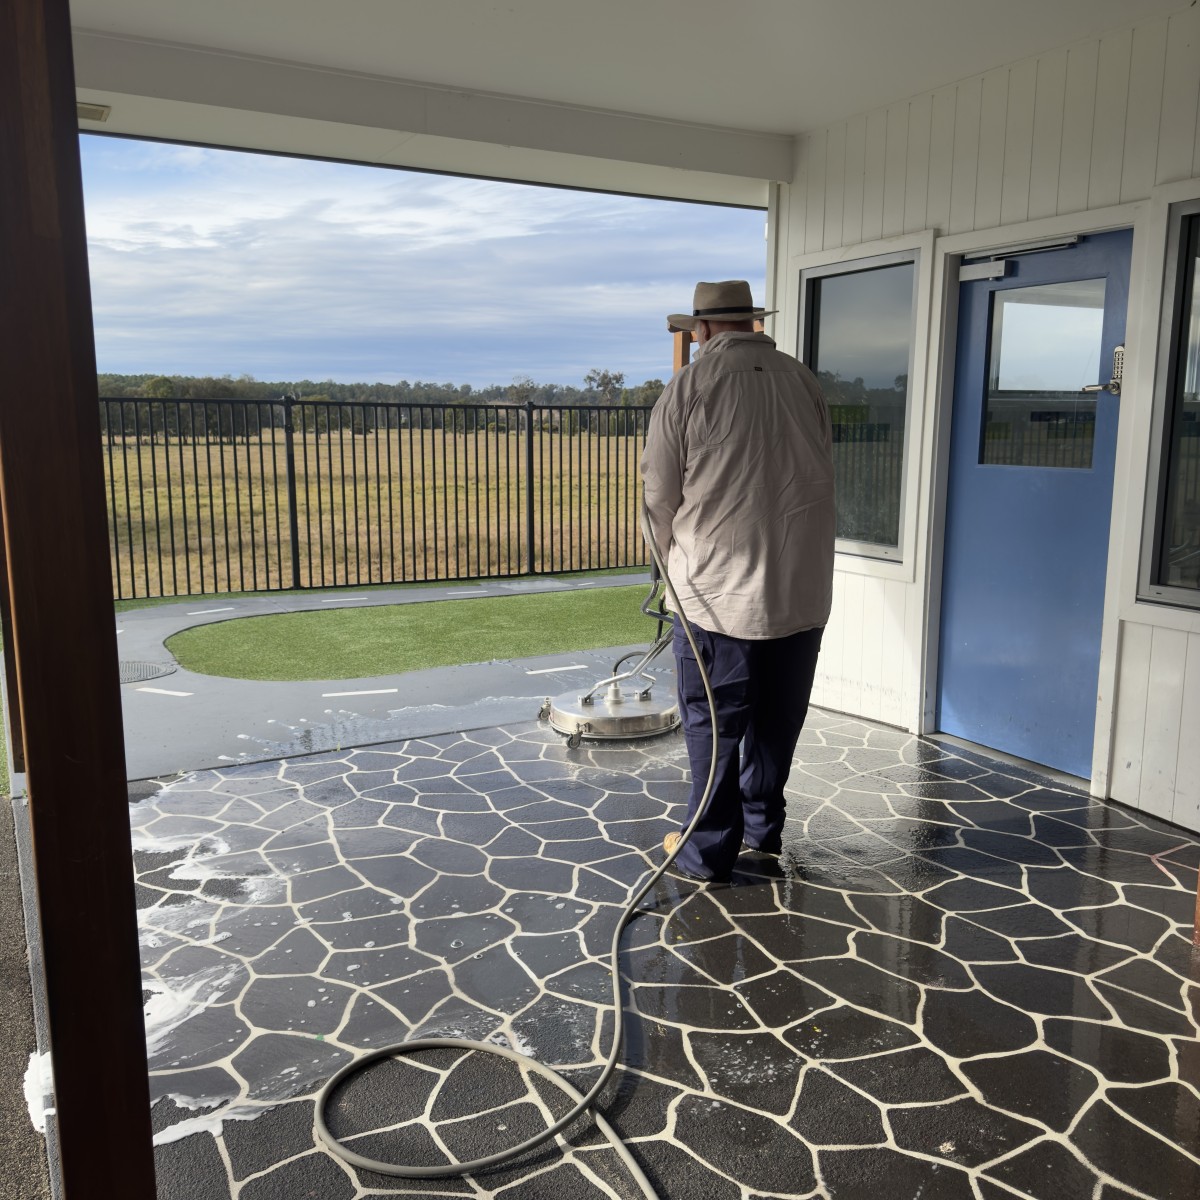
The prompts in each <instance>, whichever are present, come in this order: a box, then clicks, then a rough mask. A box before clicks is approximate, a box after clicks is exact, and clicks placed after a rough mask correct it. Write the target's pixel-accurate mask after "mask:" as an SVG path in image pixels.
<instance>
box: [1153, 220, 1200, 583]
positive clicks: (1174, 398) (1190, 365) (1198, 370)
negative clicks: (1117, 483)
mask: <svg viewBox="0 0 1200 1200" xmlns="http://www.w3.org/2000/svg"><path fill="white" fill-rule="evenodd" d="M1171 318H1172V336H1171V353H1170V360H1169V366H1168V374H1167V394H1166V401H1167V403H1166V411H1165V422H1164V427H1163V435H1164V445H1163V469H1164V472H1165V481H1164V482H1165V486H1164V488H1163V492H1162V496H1163V503H1162V508H1161V518H1160V520H1159V530H1158V547H1157V551H1158V553H1157V555H1156V558H1157V564H1156V567H1157V569H1156V572H1155V575H1156V578H1155V580H1154V582H1155V583H1157V584H1158V585H1159V586H1161V587H1167V588H1183V589H1186V590H1187V591H1190V592H1191V593H1192V594H1193V595H1194V596H1195V598H1196V600H1197V601H1200V213H1197V214H1195V215H1192V216H1188V217H1185V218H1184V219H1183V221H1182V224H1181V228H1180V237H1179V260H1178V272H1177V288H1176V292H1175V304H1174V306H1173V312H1172V314H1171Z"/></svg>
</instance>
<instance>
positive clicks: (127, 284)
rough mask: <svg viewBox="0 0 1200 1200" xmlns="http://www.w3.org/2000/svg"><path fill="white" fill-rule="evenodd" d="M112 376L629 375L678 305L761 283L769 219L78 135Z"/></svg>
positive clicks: (640, 376)
mask: <svg viewBox="0 0 1200 1200" xmlns="http://www.w3.org/2000/svg"><path fill="white" fill-rule="evenodd" d="M80 145H81V153H82V160H83V179H84V199H85V207H86V214H87V227H88V247H89V258H90V266H91V279H92V306H93V311H94V315H95V327H96V355H97V365H98V369H99V370H100V371H101V372H102V373H109V372H111V373H115V374H140V373H147V372H148V373H153V374H163V375H214V376H222V375H231V376H234V377H237V376H240V375H252V376H253V377H254V378H256V379H264V380H271V381H293V380H302V379H311V380H315V381H320V380H326V379H331V380H336V381H339V382H347V383H351V382H384V383H393V382H396V381H397V380H400V379H407V380H409V381H416V380H423V381H425V382H431V383H455V384H463V383H469V384H471V385H472V386H474V387H479V386H486V385H489V384H501V385H507V384H509V383H511V382H512V380H513V379H514V378H516V377H520V376H529V377H531V378H533V379H534V380H535V381H536V382H537V383H557V384H569V385H575V386H580V385H582V383H583V377H584V375H585V374H586V373H587V372H588V371H589V370H592V369H601V370H610V371H621V372H623V373H624V374H625V382H626V384H627V385H635V384H639V383H642V382H643V381H644V380H646V379H652V378H659V379H662V378H666V377H667V376H668V374H669V373H670V370H671V339H670V335H669V334H668V333H667V328H666V315H667V313H669V312H680V311H689V310H690V309H691V303H692V290H693V288H694V286H695V284H696V281H697V280H700V279H706V280H720V279H732V278H743V279H749V280H750V283H751V287H752V289H753V292H754V299H755V302H756V303H761V301H762V296H763V288H764V275H765V264H766V240H765V224H766V214H765V213H764V212H761V211H755V210H746V209H734V208H721V207H716V206H712V205H697V204H685V203H680V202H671V201H662V200H647V199H638V198H634V197H627V196H612V195H603V194H597V193H589V192H575V191H565V190H561V189H553V188H543V187H534V186H530V185H521V184H511V183H496V182H491V181H487V180H477V179H459V178H454V177H451V176H443V175H430V174H422V173H418V172H410V171H398V170H391V169H385V168H378V167H366V166H357V165H347V164H340V163H328V162H314V161H309V160H302V159H290V158H281V157H275V156H267V155H259V154H247V153H241V152H235V151H229V150H211V149H206V148H202V147H192V146H174V145H164V144H158V143H153V142H141V141H132V140H126V139H119V138H110V137H99V136H95V135H84V136H83V137H81V139H80Z"/></svg>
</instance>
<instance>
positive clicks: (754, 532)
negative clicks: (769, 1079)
mask: <svg viewBox="0 0 1200 1200" xmlns="http://www.w3.org/2000/svg"><path fill="white" fill-rule="evenodd" d="M768 315H769V314H768V313H767V312H766V311H764V310H763V309H757V308H755V307H754V304H753V301H752V299H751V294H750V285H749V284H748V283H746V282H745V281H744V280H740V279H735V280H729V281H727V282H725V283H700V284H697V286H696V292H695V297H694V302H693V310H692V313H691V314H690V315H687V314H678V313H676V314H672V315H671V316H670V317H668V318H667V321H668V325H669V326H670V327H672V328H676V329H687V330H691V331H692V332H693V336H694V339H695V341H696V342H697V343H698V344H699V350H698V351H697V353H696V357H695V360H694V361H693V362H692V363H691V364H690V365H689V366H686V367H684V368H683V370H682V371H680V372H679V373H678V374H677V375H676V376H675V378H674V379H672V380H671V382H670V383H669V384H668V385H667V387H666V389H665V390H664V392H663V394H662V397H661V398H660V399H659V401H658V404H657V405H656V406H655V409H654V413H653V416H652V418H651V422H650V430H649V433H648V435H647V439H646V449H645V452H644V454H643V455H642V461H641V469H642V478H643V480H644V481H645V495H646V508H647V511H648V515H649V521H650V528H651V532H652V533H653V536H654V540H655V543H656V544H657V546H658V549H659V553H660V554H661V555H662V557H663V558H664V560H665V562H666V564H667V572H668V574H669V575H670V578H671V582H672V584H673V585H674V588H675V592H676V594H677V596H678V599H679V604H680V606H681V607H682V609H683V611H684V613H685V614H686V616H687V618H688V620H689V621H690V622H691V624H692V627H693V632H694V636H695V638H696V642H697V645H698V647H699V649H700V653H701V656H702V658H703V661H704V666H705V668H706V669H707V671H708V674H709V679H710V681H711V684H712V688H713V692H714V695H715V699H716V707H717V725H718V730H717V742H718V754H717V774H716V783H715V787H714V790H713V796H712V800H711V803H710V804H709V808H708V811H707V813H706V814H705V816H704V818H703V819H702V820H701V822H700V824H699V825H698V826H697V827H696V831H695V833H694V834H693V835H692V838H691V840H690V841H689V842H688V843H687V845H686V846H684V848H683V850H682V851H681V853H680V855H679V857H678V858H677V859H676V860H675V865H676V867H677V868H678V869H679V870H681V871H682V873H683V874H685V875H689V876H691V877H693V878H697V879H703V880H709V881H723V880H726V879H728V878H729V875H730V872H731V871H732V870H733V866H734V862H735V860H736V859H737V856H738V853H739V851H740V849H741V847H742V845H743V843H744V844H745V846H746V847H747V848H748V849H750V850H755V851H760V852H763V853H767V854H772V853H776V854H777V853H778V852H779V850H780V849H781V845H782V838H781V835H782V832H783V821H784V806H785V801H784V795H783V787H784V784H785V783H786V781H787V777H788V772H789V771H790V770H791V765H792V753H793V752H794V750H795V748H796V741H797V739H798V738H799V736H800V729H801V727H802V726H803V724H804V718H805V716H806V714H807V712H808V698H809V694H810V692H811V691H812V682H813V675H814V673H815V671H816V665H817V654H818V653H819V651H820V648H821V634H822V633H823V631H824V627H825V623H826V621H827V620H828V619H829V610H830V605H831V603H832V595H833V542H834V492H833V458H832V434H831V431H830V424H829V410H828V408H827V406H826V404H825V399H824V397H823V396H822V395H821V390H820V387H819V386H818V384H817V380H816V378H815V377H814V375H813V373H812V372H811V371H810V370H809V369H808V368H807V367H806V366H804V365H803V364H802V363H800V362H797V361H796V359H794V358H792V357H791V356H790V355H787V354H783V353H782V352H780V351H779V350H777V349H776V348H775V343H774V342H773V341H772V340H771V339H770V338H769V337H767V336H766V334H763V333H756V332H755V331H754V322H755V321H756V320H757V319H759V318H761V317H765V316H768ZM674 650H675V663H676V669H677V674H678V682H679V705H680V712H681V714H682V717H683V729H684V736H685V739H686V742H687V749H688V758H689V760H690V763H691V768H692V790H691V796H690V798H689V802H688V817H687V820H688V822H690V821H691V819H692V817H693V816H694V815H695V812H696V809H697V807H698V806H699V803H700V800H701V797H702V796H703V792H704V785H705V783H706V781H707V779H708V773H709V764H710V761H711V755H712V732H713V731H712V724H711V720H710V715H709V708H708V701H707V698H706V696H705V693H704V686H703V684H702V682H701V679H700V673H699V670H698V668H697V664H696V661H695V658H694V656H693V654H692V651H691V647H690V646H689V644H688V641H687V638H686V637H685V635H684V632H683V629H682V627H681V626H680V625H679V623H678V622H677V623H676V628H675V640H674ZM739 748H740V758H739ZM685 825H686V822H685ZM679 838H680V834H679V833H669V834H667V836H666V838H665V839H664V842H663V848H664V849H665V850H666V851H667V853H670V852H671V851H672V850H673V849H674V848H675V845H676V844H677V843H678V840H679Z"/></svg>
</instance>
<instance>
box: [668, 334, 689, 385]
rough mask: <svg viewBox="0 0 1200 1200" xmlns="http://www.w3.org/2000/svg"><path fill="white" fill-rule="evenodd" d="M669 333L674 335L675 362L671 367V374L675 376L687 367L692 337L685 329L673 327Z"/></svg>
mask: <svg viewBox="0 0 1200 1200" xmlns="http://www.w3.org/2000/svg"><path fill="white" fill-rule="evenodd" d="M671 332H672V333H673V334H674V335H675V361H674V363H673V364H672V366H671V374H672V375H675V374H677V373H678V372H680V371H682V370H683V368H684V367H686V366H687V365H688V360H689V359H690V358H691V357H692V335H691V333H690V331H688V330H686V329H675V328H674V327H672V330H671Z"/></svg>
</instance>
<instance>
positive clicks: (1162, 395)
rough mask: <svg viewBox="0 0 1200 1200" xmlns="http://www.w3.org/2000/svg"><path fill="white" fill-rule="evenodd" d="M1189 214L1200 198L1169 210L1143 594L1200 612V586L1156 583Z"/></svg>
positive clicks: (1198, 215)
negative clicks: (1191, 586)
mask: <svg viewBox="0 0 1200 1200" xmlns="http://www.w3.org/2000/svg"><path fill="white" fill-rule="evenodd" d="M1188 218H1192V219H1193V220H1194V221H1195V222H1196V224H1197V225H1200V198H1197V199H1192V200H1184V201H1181V202H1179V203H1177V204H1172V205H1170V206H1169V208H1168V210H1167V245H1166V257H1165V260H1164V262H1163V268H1164V269H1163V287H1162V307H1161V310H1160V313H1159V328H1158V337H1157V350H1158V353H1157V355H1156V359H1155V361H1156V367H1155V372H1154V394H1153V403H1152V410H1151V411H1152V416H1151V427H1150V456H1149V462H1148V470H1147V481H1146V504H1145V514H1144V519H1143V525H1142V553H1141V566H1140V569H1139V571H1138V589H1137V598H1138V600H1140V601H1145V602H1147V603H1150V604H1155V605H1160V606H1163V607H1170V608H1181V609H1192V610H1197V609H1200V589H1196V588H1186V587H1178V586H1175V585H1171V584H1161V583H1157V582H1155V580H1156V579H1157V578H1158V575H1159V571H1160V569H1161V566H1162V541H1163V527H1164V524H1165V521H1166V516H1167V513H1166V505H1167V483H1168V475H1169V465H1170V450H1171V444H1170V443H1171V434H1172V428H1171V425H1172V420H1173V417H1174V397H1175V390H1176V381H1177V379H1178V376H1179V371H1180V370H1181V369H1182V363H1181V359H1182V355H1181V354H1180V348H1181V340H1182V339H1181V335H1182V333H1183V328H1182V325H1183V309H1184V301H1185V291H1184V289H1185V284H1186V282H1187V271H1186V270H1184V269H1182V268H1183V267H1184V263H1183V257H1184V252H1185V250H1186V249H1187V244H1188V239H1187V238H1186V237H1185V229H1187V228H1188V227H1189V222H1188ZM1198 236H1200V235H1198Z"/></svg>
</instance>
